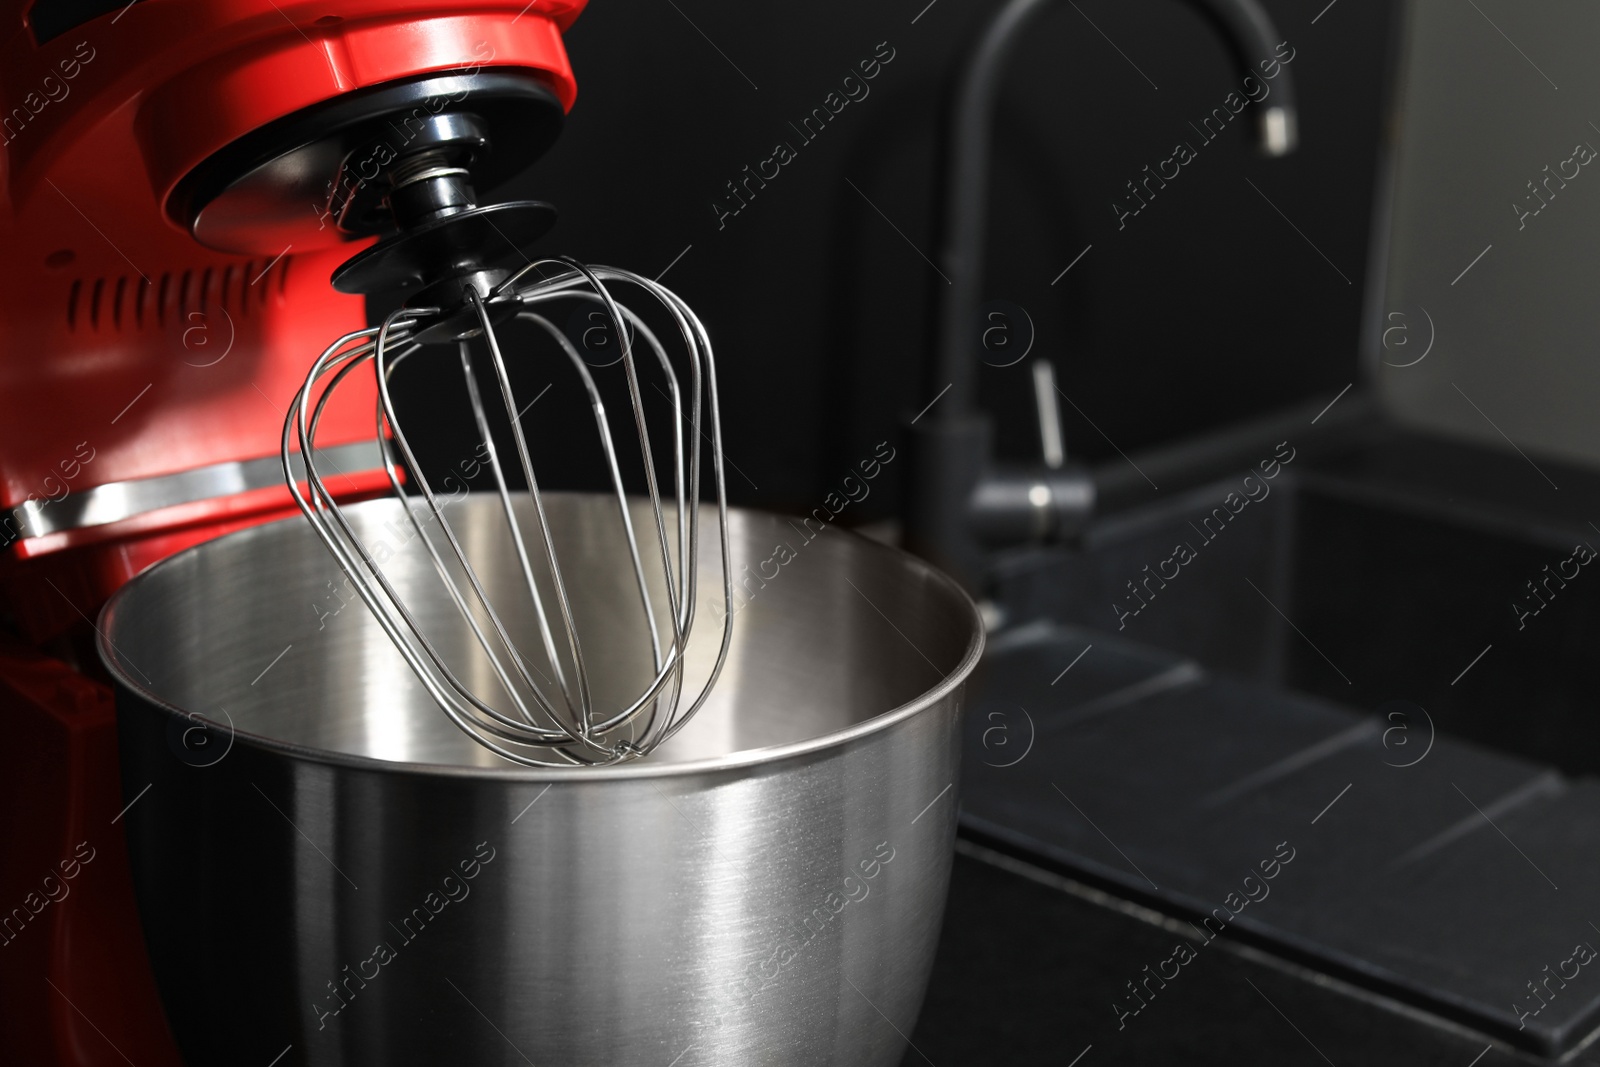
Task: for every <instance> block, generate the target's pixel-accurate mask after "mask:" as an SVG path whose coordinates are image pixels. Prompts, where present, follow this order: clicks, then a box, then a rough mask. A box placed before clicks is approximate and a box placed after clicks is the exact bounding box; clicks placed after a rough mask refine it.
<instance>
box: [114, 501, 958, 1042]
mask: <svg viewBox="0 0 1600 1067" xmlns="http://www.w3.org/2000/svg"><path fill="white" fill-rule="evenodd" d="M402 506H403V505H401V504H400V503H399V502H398V501H394V500H384V501H373V502H371V503H368V504H362V505H358V506H356V507H354V508H352V509H350V513H351V514H352V516H353V517H354V522H355V524H356V526H357V527H358V530H359V532H360V533H361V535H362V536H363V537H364V538H366V539H368V540H369V542H371V543H377V542H379V541H384V542H385V543H387V544H388V546H389V551H391V552H392V553H393V558H392V559H390V560H389V561H388V562H387V563H386V565H385V566H386V570H387V572H388V573H389V574H390V575H391V576H392V580H393V581H394V583H395V585H396V587H397V589H398V591H399V592H400V594H401V596H402V597H403V598H404V599H405V602H406V603H407V605H408V607H409V608H410V609H411V610H413V611H415V612H418V613H419V614H421V615H423V616H427V617H429V618H430V619H431V621H432V622H433V624H434V627H435V628H434V631H433V632H435V633H436V634H439V635H440V636H439V638H438V639H439V641H440V647H441V651H442V652H443V654H445V655H447V656H457V657H466V658H467V659H468V660H470V657H471V655H472V650H473V649H474V648H475V647H476V645H475V643H474V642H473V639H472V638H471V636H470V634H464V633H462V632H459V631H460V629H461V627H460V625H459V623H457V624H456V625H457V632H454V633H452V631H451V629H450V623H451V620H454V619H456V618H457V616H456V615H455V609H454V607H453V606H451V605H450V604H449V602H448V599H447V597H446V595H445V594H444V592H443V588H442V586H441V585H440V583H439V582H438V579H437V576H436V575H435V574H434V572H433V569H432V564H431V562H430V561H429V559H428V557H427V554H426V553H425V552H424V551H423V549H422V547H421V545H420V543H418V542H417V541H416V540H415V539H414V538H413V539H408V538H406V537H405V536H404V535H405V534H406V533H407V531H408V530H409V523H407V522H406V521H405V516H404V513H403V511H402V510H401V508H402ZM453 506H454V507H457V508H460V509H461V512H460V515H459V517H458V518H457V519H454V520H453V521H454V522H456V523H457V525H458V529H461V530H463V531H465V536H467V537H472V538H484V539H491V540H492V539H495V538H501V537H504V536H505V534H504V527H505V523H504V519H503V516H502V513H501V511H500V508H499V504H498V501H495V500H484V499H480V498H477V497H468V498H467V499H465V500H463V501H462V502H460V503H459V504H456V505H453ZM547 506H548V508H549V510H550V518H551V522H552V526H553V529H554V537H555V542H556V545H557V548H558V550H559V551H560V552H561V554H562V563H563V567H564V569H566V572H567V574H568V582H569V589H570V590H571V591H572V593H573V595H574V597H575V598H576V603H575V605H574V606H575V610H576V611H577V612H578V613H579V615H580V617H581V618H580V624H584V623H586V630H585V632H593V631H594V630H595V627H596V626H597V625H602V624H605V623H607V621H608V620H612V619H614V620H615V632H614V640H610V641H607V642H592V643H591V644H592V646H593V647H592V648H591V646H590V645H586V646H585V656H586V657H590V656H592V657H593V658H594V661H595V664H596V665H595V666H593V667H592V668H591V669H592V674H593V675H594V677H595V678H596V679H597V682H596V685H597V688H598V689H604V690H607V691H611V690H615V691H616V692H617V693H626V692H628V691H629V690H630V689H632V690H635V691H636V690H637V689H638V687H639V675H640V672H641V671H649V670H650V663H649V661H648V659H647V653H648V648H649V646H648V638H647V637H646V636H645V634H644V629H643V620H642V619H640V618H638V614H639V613H638V611H637V609H636V607H635V605H636V604H637V596H638V594H637V589H636V587H635V586H634V585H633V575H632V574H631V573H629V572H628V569H627V568H626V567H618V566H617V560H618V559H619V558H620V559H624V560H625V559H626V558H627V556H626V550H625V548H624V546H622V545H621V544H619V543H617V542H619V541H620V538H621V534H620V531H618V526H619V524H617V523H616V522H614V521H612V516H611V513H610V512H608V511H607V509H614V508H615V506H616V504H615V500H614V499H611V498H605V497H598V496H587V495H579V494H571V495H563V494H557V495H554V496H553V498H551V499H550V500H548V501H547ZM732 533H733V565H734V568H735V571H736V577H737V580H738V581H740V582H741V583H744V582H763V583H764V585H762V587H761V590H760V592H761V595H760V596H758V597H753V598H751V599H750V601H749V603H748V604H746V605H745V606H744V607H743V608H742V609H741V610H740V611H739V612H738V614H737V616H736V618H735V634H734V640H733V647H732V651H731V653H730V656H729V661H728V665H727V667H726V669H725V670H724V672H723V675H722V679H721V681H720V682H719V683H718V686H717V688H716V690H715V693H714V696H713V698H712V700H711V701H710V702H709V703H708V704H707V705H706V707H705V708H704V709H703V710H702V711H701V712H700V714H699V715H698V716H697V717H696V718H695V719H694V720H693V721H692V722H691V723H690V724H689V725H688V726H687V727H686V728H685V729H684V730H683V731H682V732H681V733H680V734H678V735H677V736H675V737H674V738H673V739H672V740H671V742H670V743H668V744H666V745H664V746H662V748H660V749H659V750H657V751H656V752H655V753H653V754H652V755H651V756H649V757H648V758H646V759H643V760H640V761H637V762H633V763H627V764H621V765H617V766H613V767H607V768H599V769H573V770H570V771H568V770H559V769H542V768H538V769H525V768H518V767H514V766H512V765H510V764H508V763H505V762H503V761H501V760H500V759H499V758H498V757H496V756H494V755H493V754H492V753H490V752H488V751H487V750H486V749H484V748H482V747H481V746H479V745H477V744H476V743H475V742H473V741H472V740H471V739H469V738H468V737H466V736H465V735H463V734H462V733H460V732H458V731H457V730H456V729H455V727H453V726H452V725H451V724H450V722H449V721H448V720H447V719H446V718H445V716H444V715H443V714H442V712H440V711H439V709H438V708H437V707H435V706H434V705H433V704H432V702H431V700H430V699H429V698H428V696H427V695H426V693H425V692H424V691H423V689H422V687H421V686H420V685H419V684H418V683H417V682H416V680H415V679H414V678H413V677H412V676H411V674H410V672H409V670H408V669H407V668H406V666H405V664H404V662H403V661H402V660H401V658H400V657H399V655H398V654H397V653H396V652H395V650H394V649H393V647H392V646H391V645H390V644H389V641H388V639H387V638H386V637H385V636H384V634H383V633H382V631H381V630H380V629H379V628H378V626H377V625H376V624H375V623H374V622H373V620H372V618H371V616H370V615H369V614H368V613H367V611H366V609H365V608H364V607H363V606H361V605H360V603H359V602H357V601H351V604H350V609H349V610H339V611H335V610H333V606H334V605H336V604H338V603H341V602H342V601H339V600H337V599H336V597H337V593H338V591H339V589H340V586H341V582H342V575H341V574H340V572H339V570H338V568H337V567H336V566H335V564H334V561H333V559H332V558H331V557H330V556H329V555H328V552H327V550H326V549H325V548H324V547H323V546H322V544H321V542H319V541H318V540H317V539H316V538H315V536H314V535H313V532H312V531H311V529H310V528H309V526H307V524H305V523H304V522H303V521H301V520H299V519H296V520H293V521H289V522H283V523H276V524H273V525H269V526H263V527H259V528H256V529H252V530H247V531H244V532H242V533H237V534H233V535H231V536H228V537H224V538H222V539H220V540H218V541H214V542H211V543H209V544H205V545H202V546H200V547H198V548H194V549H191V550H189V551H187V552H184V553H182V554H180V555H177V556H175V557H173V558H172V559H170V560H167V561H166V562H164V563H162V564H160V565H158V566H156V567H154V568H152V569H151V570H150V571H148V572H146V573H145V574H143V575H141V576H140V577H139V578H137V579H135V580H134V581H133V582H131V583H130V584H129V585H128V586H127V587H126V588H125V589H123V590H122V592H120V593H119V594H118V595H117V596H116V597H115V598H114V599H113V600H112V602H111V603H110V604H109V605H108V606H107V608H106V611H105V614H104V616H103V618H102V623H101V630H102V638H101V652H102V655H103V657H104V659H105V661H106V663H107V665H108V667H109V668H110V669H111V671H112V673H113V675H114V676H115V678H116V681H117V685H118V714H119V723H120V733H121V746H122V771H123V787H124V791H125V793H126V795H127V796H128V797H129V799H132V798H133V797H134V796H135V795H136V794H140V793H141V791H143V792H142V796H141V798H140V800H139V802H138V803H137V804H135V805H133V806H132V807H131V808H130V809H129V810H128V812H127V814H126V816H125V818H124V822H125V823H126V825H127V833H128V840H129V845H130V849H131V853H132V858H133V865H134V879H135V884H136V887H137V891H138V895H139V905H140V912H141V915H142V917H143V922H144V927H145V933H146V939H147V942H148V944H149V947H150V954H151V957H152V960H153V963H154V965H155V969H156V975H157V979H158V982H159V985H160V988H161V992H162V997H163V1001H164V1003H165V1006H166V1009H167V1014H168V1018H169V1020H170V1022H171V1024H172V1028H173V1031H174V1033H175V1034H176V1036H177V1038H178V1042H179V1045H180V1047H181V1048H182V1050H183V1052H184V1055H185V1057H186V1060H187V1062H188V1063H189V1064H190V1067H207V1065H211V1064H228V1065H234V1064H239V1063H257V1062H258V1063H268V1062H272V1061H273V1057H275V1056H279V1055H280V1054H281V1055H282V1058H281V1059H280V1060H279V1061H278V1062H279V1063H280V1064H281V1065H285V1067H287V1065H289V1064H315V1065H336V1064H337V1065H369V1064H379V1063H381V1064H384V1065H386V1067H389V1065H401V1064H430V1065H432V1064H440V1063H470V1064H474V1065H480V1064H526V1063H529V1062H531V1063H536V1064H541V1065H543V1064H560V1065H579V1064H616V1065H622V1064H629V1065H631V1064H652V1063H655V1064H660V1065H662V1067H666V1065H667V1064H672V1063H674V1062H676V1063H677V1064H678V1067H697V1065H705V1064H727V1065H735V1064H737V1065H741V1067H748V1065H753V1064H779V1065H784V1064H794V1065H797V1067H798V1065H805V1067H817V1065H821V1064H838V1065H841V1067H877V1065H882V1067H891V1065H894V1064H897V1063H899V1061H900V1057H901V1055H902V1052H903V1051H904V1038H903V1037H902V1036H901V1033H902V1032H904V1033H909V1032H910V1031H911V1029H912V1027H913V1025H914V1024H915V1021H916V1015H917V1012H918V1009H919V1007H920V1004H921V999H922V995H923V989H924V986H925V984H926V981H927V978H928V973H929V969H930V967H931V964H932V960H933V952H934V948H935V943H936V941H937V938H938V932H939V925H940V918H941V912H942V910H943V907H944V897H945V890H946V886H947V882H948V878H949V873H950V858H951V847H952V838H953V835H954V832H955V816H956V808H955V803H956V793H957V789H956V788H953V786H955V785H956V782H957V777H958V770H959V768H958V764H957V759H958V740H959V730H958V725H959V723H958V715H959V711H960V707H961V701H962V694H963V686H964V683H965V680H966V677H967V675H968V673H969V672H970V671H971V669H972V667H973V665H974V664H975V663H976V662H977V658H978V654H979V652H980V650H981V647H982V627H981V624H980V621H979V618H978V615H977V612H976V610H975V609H974V607H973V605H972V603H971V601H970V600H968V598H967V597H966V596H965V594H964V593H962V592H961V591H960V589H959V588H958V587H957V586H956V585H955V584H954V583H952V582H951V581H950V580H948V579H947V578H945V577H943V576H942V575H940V574H939V573H937V572H936V571H934V570H932V569H931V568H929V567H928V566H927V565H926V564H924V563H922V562H920V561H919V560H917V559H915V558H913V557H911V556H908V555H905V554H903V553H900V552H898V551H895V550H893V549H890V548H886V547H884V546H881V545H878V544H874V543H872V542H869V541H867V540H865V539H862V538H858V537H856V536H854V535H851V534H848V533H844V532H842V531H835V530H830V531H828V532H827V533H825V534H823V535H821V536H819V537H818V538H817V539H816V541H815V542H814V543H813V544H811V545H810V546H808V547H807V548H806V549H805V551H804V552H801V553H799V554H798V557H797V558H796V560H795V561H794V562H793V563H792V564H790V565H789V566H786V567H784V568H783V569H782V571H781V573H780V574H779V575H778V576H777V577H776V578H772V579H770V580H768V579H764V578H762V577H761V576H760V575H759V574H758V573H757V572H756V571H755V570H754V569H749V570H747V569H746V568H748V567H753V565H754V564H755V563H757V562H758V561H760V560H763V559H766V558H768V557H769V556H771V555H772V552H773V549H774V546H775V545H777V544H782V543H792V542H794V541H795V539H796V538H798V537H800V536H802V535H801V534H799V533H798V532H797V531H796V528H795V527H794V526H792V525H791V524H790V523H789V522H787V521H786V520H784V519H782V518H779V517H775V516H770V515H765V514H761V513H755V512H747V511H737V510H736V511H734V512H733V513H732ZM608 537H609V538H611V540H609V541H608V540H607V538H608ZM702 547H703V550H704V551H705V552H706V553H708V557H707V558H706V559H704V560H703V562H702V565H701V578H700V580H701V584H702V589H701V596H702V602H708V601H709V600H711V599H712V598H714V597H716V596H717V594H718V593H719V592H720V588H719V586H720V582H721V563H720V560H719V559H717V558H716V557H715V555H714V553H715V552H716V547H717V546H716V545H715V541H714V539H713V541H712V542H711V544H709V545H706V546H702ZM497 558H506V559H507V560H508V565H509V566H515V564H514V561H513V559H512V557H511V554H510V553H500V554H498V555H497ZM484 579H485V583H486V585H487V586H488V587H489V588H490V589H491V590H498V589H505V588H511V587H513V586H515V585H517V584H518V583H519V582H520V578H519V577H518V576H516V575H515V574H514V573H512V572H510V571H508V572H507V573H504V574H496V573H492V572H491V573H486V574H485V575H484ZM346 593H347V595H348V590H346ZM498 607H499V605H498V603H497V608H498ZM505 614H506V618H507V623H508V626H509V627H510V629H511V630H512V632H514V633H515V632H527V629H526V628H527V627H530V626H532V625H533V616H532V615H531V613H530V612H528V611H527V610H524V608H522V607H519V606H517V605H516V603H515V601H514V598H513V600H512V603H511V604H510V605H509V606H507V607H506V608H505ZM635 629H637V631H638V632H634V630H635ZM718 640H720V627H715V626H705V627H701V628H700V629H699V630H697V631H696V634H695V640H694V641H693V642H692V643H691V645H690V648H689V650H688V664H687V673H688V675H689V682H691V683H692V682H693V681H694V679H695V678H696V677H697V674H696V672H697V671H700V672H704V671H707V670H709V666H710V664H711V663H712V662H713V661H714V660H715V655H716V642H717V641H718ZM641 648H643V649H644V650H645V653H646V655H641V653H640V649H641ZM463 662H465V661H463ZM467 669H471V666H470V663H469V664H468V667H467ZM700 676H701V677H703V674H702V675H700ZM646 677H648V675H646ZM597 696H603V694H597ZM174 737H177V738H181V739H182V743H179V744H174V741H173V738H174ZM197 745H198V746H201V747H203V748H204V749H205V751H204V753H203V758H201V757H197V756H196V754H195V751H194V749H195V746H197ZM147 786H148V790H147V791H146V787H147ZM286 1048H287V1051H285V1050H286Z"/></svg>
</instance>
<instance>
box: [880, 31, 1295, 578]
mask: <svg viewBox="0 0 1600 1067" xmlns="http://www.w3.org/2000/svg"><path fill="white" fill-rule="evenodd" d="M1052 2H1053V0H1010V2H1009V3H1007V4H1006V5H1005V6H1004V7H1002V8H1001V9H1000V10H999V12H997V13H996V14H995V16H994V17H993V18H992V19H991V20H990V21H989V23H988V25H987V26H986V27H985V29H984V31H983V33H982V35H981V36H980V37H979V40H978V43H977V45H976V46H975V47H974V48H973V50H972V52H971V53H970V55H969V56H968V58H967V60H966V63H965V65H964V67H963V68H962V71H961V74H960V77H959V80H958V82H957V84H956V93H955V97H954V102H953V109H952V114H951V119H950V129H949V133H948V143H947V146H946V153H947V155H946V161H945V166H944V172H945V189H944V198H945V199H944V205H943V218H942V225H941V234H940V238H941V239H940V243H939V255H938V261H939V265H940V268H941V270H942V272H943V274H944V275H945V277H946V278H947V279H948V280H949V284H948V285H945V286H940V287H939V288H940V295H941V297H942V299H941V301H940V304H939V310H938V321H937V336H936V338H935V345H936V348H935V360H934V367H935V371H936V373H935V376H934V379H933V382H932V385H933V389H934V391H939V390H944V393H943V394H942V398H941V400H940V401H939V403H938V404H937V405H936V406H935V407H934V408H933V409H932V410H931V411H930V412H929V413H928V418H927V419H926V420H921V421H922V425H920V426H913V427H912V428H911V430H910V437H911V442H910V443H911V444H912V448H913V457H914V458H913V462H912V464H911V472H910V476H909V477H910V485H909V487H908V488H909V492H908V503H907V514H906V519H907V522H906V532H907V539H908V543H909V544H910V545H911V547H913V548H914V549H916V550H917V551H920V552H922V553H923V554H924V555H926V556H928V557H929V558H931V559H933V560H935V562H938V563H940V564H941V565H943V566H945V567H946V568H947V569H950V570H951V571H953V572H954V573H955V574H957V576H958V577H960V578H961V579H962V580H963V581H964V582H966V583H967V585H968V586H969V588H972V587H976V585H977V584H978V583H979V581H980V580H981V574H982V571H983V569H984V567H983V563H984V558H985V556H986V554H987V551H988V549H989V548H990V547H993V546H995V545H997V544H1000V543H1017V539H1016V537H1015V534H1016V533H1018V532H1022V531H1027V534H1026V535H1024V536H1022V537H1021V541H1022V542H1024V543H1025V542H1027V541H1030V540H1032V541H1042V540H1063V539H1066V538H1068V537H1070V536H1072V535H1073V534H1075V533H1076V532H1077V530H1079V529H1080V528H1081V527H1082V525H1083V523H1084V522H1085V521H1086V520H1087V518H1088V515H1089V513H1090V512H1091V511H1092V509H1093V499H1094V494H1093V485H1092V483H1090V482H1089V481H1088V478H1087V475H1086V474H1085V473H1083V472H1082V471H1073V470H1071V469H1070V468H1063V467H1061V466H1060V464H1059V462H1058V463H1056V464H1055V465H1048V464H1042V465H1040V466H1039V467H1038V468H1037V469H1032V468H1030V469H1025V470H1012V471H998V470H994V469H992V467H991V452H992V448H991V441H990V438H991V429H990V424H989V420H988V419H987V418H986V417H985V416H984V415H983V414H982V413H981V412H979V411H977V407H976V379H977V366H978V353H977V352H976V351H975V345H976V341H975V338H976V337H977V336H978V333H979V330H978V322H979V304H980V301H981V299H982V288H983V261H984V254H985V251H986V248H985V245H986V240H987V235H988V194H989V168H990V162H991V157H992V155H993V150H992V149H993V146H992V140H993V126H994V116H995V111H996V108H997V106H998V103H999V95H1000V87H1001V82H1002V79H1003V77H1004V74H1005V71H1006V68H1007V65H1008V62H1009V60H1010V58H1011V55H1012V53H1013V52H1014V51H1015V47H1016V44H1017V43H1018V41H1020V40H1021V38H1022V35H1023V33H1024V31H1025V30H1026V29H1027V28H1028V27H1029V26H1030V25H1031V24H1032V22H1033V21H1034V19H1035V17H1036V16H1037V15H1039V14H1040V13H1041V12H1042V11H1043V10H1044V9H1045V8H1046V7H1048V6H1049V5H1050V4H1051V3H1052ZM1188 2H1189V3H1190V4H1192V5H1193V6H1194V7H1196V8H1197V9H1199V11H1200V13H1201V14H1202V15H1203V16H1205V18H1206V20H1207V21H1208V22H1209V23H1210V24H1211V26H1212V27H1213V28H1214V29H1216V30H1217V31H1218V32H1219V33H1220V34H1221V35H1222V37H1223V39H1224V41H1225V42H1226V44H1227V45H1228V48H1229V51H1230V52H1231V53H1232V56H1233V59H1234V62H1235V63H1236V64H1237V65H1238V67H1239V68H1240V69H1241V70H1242V71H1243V72H1244V73H1245V76H1246V77H1250V78H1255V79H1256V80H1257V81H1258V82H1259V81H1261V80H1263V79H1267V78H1272V79H1275V84H1274V87H1273V90H1274V95H1273V102H1272V103H1271V104H1270V105H1267V106H1263V107H1262V108H1261V110H1260V111H1259V112H1258V119H1257V124H1256V134H1257V142H1258V145H1259V147H1260V150H1261V151H1262V153H1263V154H1265V155H1268V156H1282V155H1286V154H1287V153H1289V152H1290V151H1292V150H1293V149H1294V148H1295V146H1296V143H1297V140H1298V120H1297V112H1296V109H1295V104H1294V92H1293V86H1292V84H1291V81H1290V76H1289V72H1288V70H1287V68H1286V67H1285V66H1284V63H1283V59H1282V56H1281V55H1280V54H1279V53H1278V51H1277V49H1278V48H1279V47H1280V46H1279V44H1278V42H1279V41H1280V40H1281V38H1280V37H1279V35H1278V33H1277V30H1276V28H1275V27H1274V25H1273V23H1272V21H1271V19H1270V18H1268V16H1267V14H1266V12H1265V11H1264V10H1262V8H1261V6H1260V4H1259V3H1257V0H1188ZM1269 72H1270V73H1269ZM1252 95H1253V94H1252ZM1263 99H1264V98H1263ZM1037 380H1038V379H1037V377H1036V382H1037ZM1036 399H1037V400H1038V401H1039V402H1040V403H1041V405H1042V404H1043V403H1044V400H1045V398H1044V397H1043V396H1042V395H1041V396H1040V397H1038V398H1036ZM1049 400H1050V402H1051V403H1053V402H1054V398H1053V396H1052V397H1050V398H1049ZM1041 410H1042V408H1041ZM1012 483H1015V484H1012ZM997 507H998V508H1001V509H1002V510H1004V509H1007V508H1010V509H1015V510H1017V511H1018V514H1016V515H1010V514H999V513H996V512H995V511H994V509H995V508H997Z"/></svg>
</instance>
